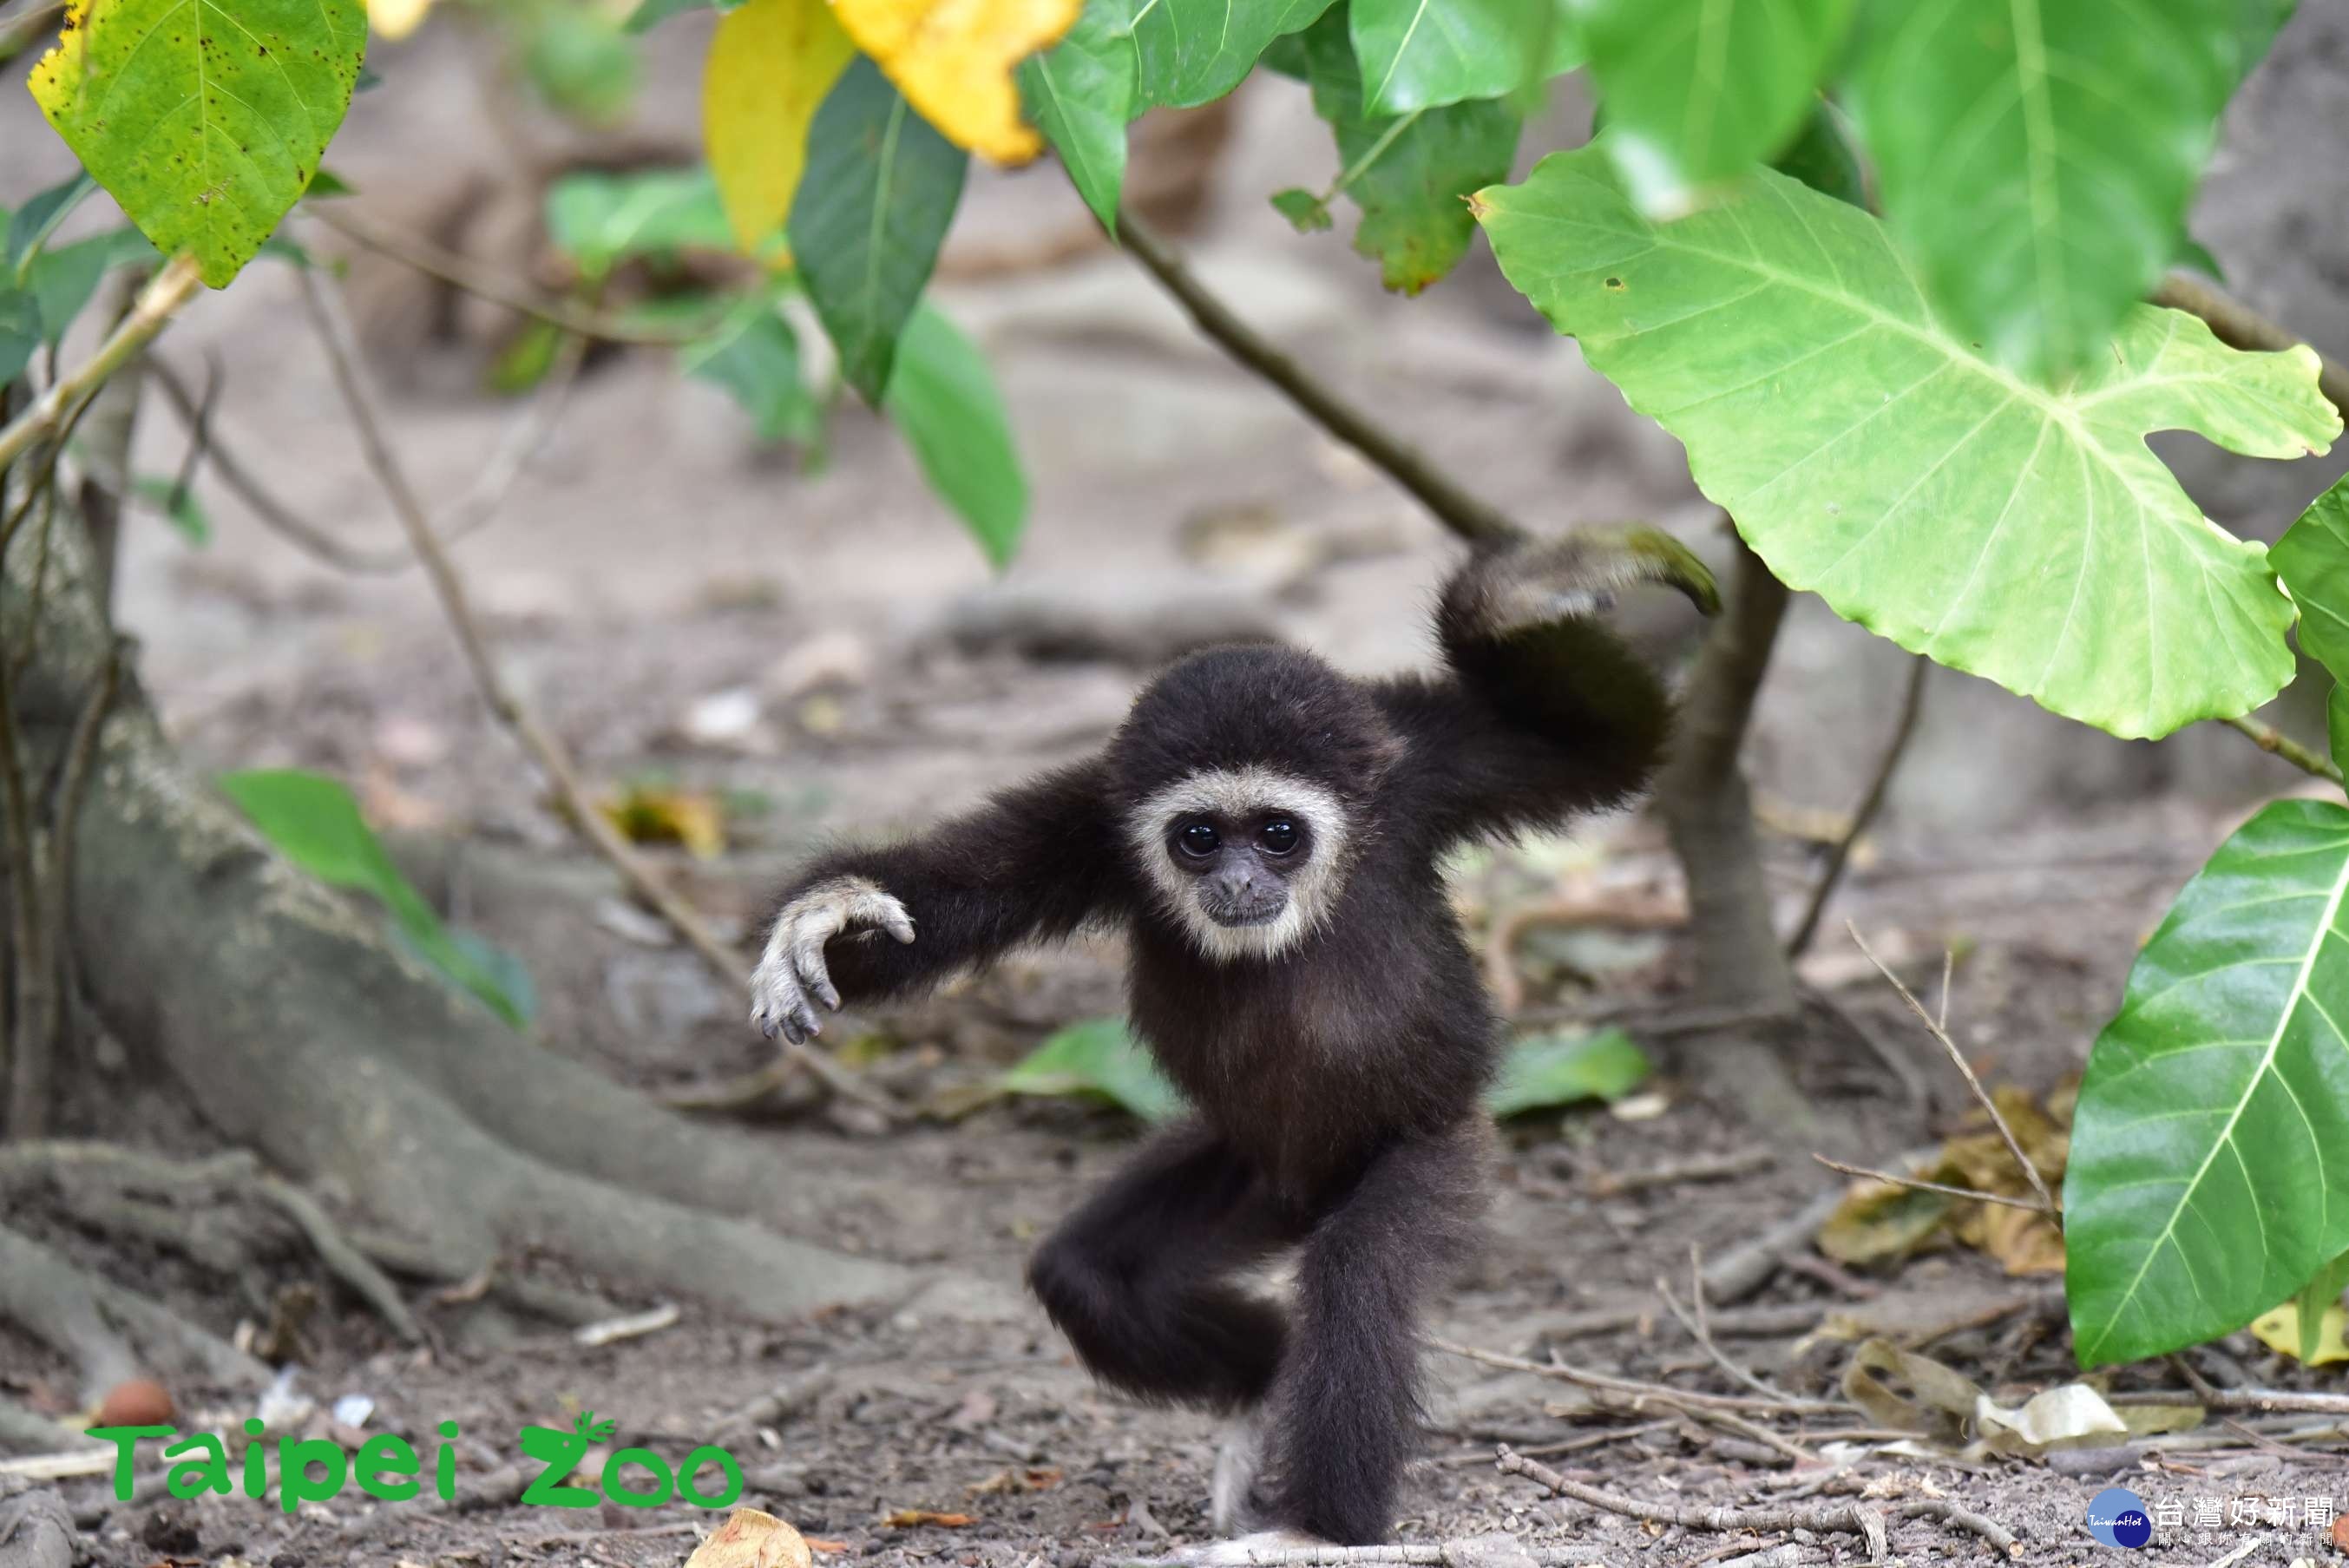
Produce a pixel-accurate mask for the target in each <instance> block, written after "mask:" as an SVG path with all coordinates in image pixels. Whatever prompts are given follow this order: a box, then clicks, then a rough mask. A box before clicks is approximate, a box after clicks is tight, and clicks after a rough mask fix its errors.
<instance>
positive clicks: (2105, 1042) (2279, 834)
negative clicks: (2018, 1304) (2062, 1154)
mask: <svg viewBox="0 0 2349 1568" xmlns="http://www.w3.org/2000/svg"><path fill="white" fill-rule="evenodd" d="M2344 894H2349V808H2344V807H2341V806H2337V805H2333V804H2331V803H2328V802H2324V801H2316V800H2279V801H2277V802H2275V803H2274V804H2272V805H2271V806H2269V807H2268V808H2267V809H2266V810H2263V811H2261V813H2260V814H2259V815H2258V816H2256V817H2254V818H2252V819H2251V821H2249V822H2248V823H2246V824H2244V826H2243V827H2242V828H2241V829H2240V830H2238V831H2237V832H2236V834H2235V836H2234V837H2233V838H2231V839H2229V840H2228V841H2226V843H2224V844H2222V845H2221V846H2220V849H2219V852H2218V853H2217V854H2215V855H2213V856H2212V857H2211V858H2210V862H2209V864H2208V865H2206V866H2204V867H2203V868H2202V871H2201V872H2200V873H2199V875H2197V876H2196V877H2195V878H2194V880H2193V881H2192V882H2189V883H2188V884H2187V885H2186V890H2185V891H2184V892H2181V893H2179V894H2178V902H2177V903H2175V904H2174V905H2172V906H2171V908H2170V911H2169V913H2168V916H2167V917H2166V918H2165V919H2164V920H2163V921H2162V923H2161V927H2160V929H2159V930H2158V931H2156V932H2155V933H2154V934H2153V940H2152V941H2150V942H2148V943H2147V944H2146V947H2145V951H2144V952H2143V953H2141V954H2138V955H2137V964H2136V966H2135V967H2134V968H2132V969H2131V970H2130V971H2129V979H2128V990H2127V995H2126V996H2124V998H2123V999H2122V1002H2121V1009H2120V1012H2119V1014H2118V1015H2117V1016H2115V1017H2114V1019H2113V1021H2112V1022H2111V1023H2109V1024H2107V1025H2106V1026H2105V1030H2104V1033H2103V1034H2102V1035H2101V1036H2100V1037H2098V1038H2097V1041H2096V1044H2095V1050H2094V1051H2093V1052H2091V1053H2090V1055H2089V1057H2088V1070H2087V1074H2086V1076H2085V1078H2084V1079H2083V1080H2082V1082H2081V1085H2080V1104H2079V1110H2078V1113H2077V1115H2076V1117H2075V1120H2074V1123H2073V1129H2072V1155H2071V1164H2070V1167H2069V1169H2068V1170H2067V1171H2066V1173H2065V1177H2064V1244H2065V1247H2066V1250H2067V1253H2068V1256H2069V1260H2070V1261H2069V1265H2068V1267H2067V1270H2066V1273H2065V1276H2064V1286H2065V1290H2066V1292H2067V1293H2068V1295H2070V1297H2071V1305H2072V1330H2073V1336H2074V1340H2075V1346H2076V1348H2077V1351H2078V1354H2079V1357H2080V1362H2081V1365H2083V1366H2085V1367H2095V1366H2100V1365H2103V1364H2105V1363H2107V1362H2116V1361H2133V1360H2136V1359H2137V1358H2138V1357H2145V1356H2155V1355H2159V1354H2161V1353H2162V1352H2164V1351H2168V1350H2175V1349H2177V1348H2178V1347H2179V1346H2186V1345H2195V1344H2199V1343H2201V1342H2202V1341H2204V1340H2208V1339H2215V1338H2217V1337H2218V1336H2220V1335H2222V1334H2227V1333H2230V1332H2232V1331H2233V1330H2235V1329H2237V1328H2240V1327H2241V1326H2243V1325H2244V1324H2246V1323H2249V1322H2250V1321H2251V1319H2252V1318H2253V1317H2255V1316H2257V1315H2260V1314H2261V1313H2262V1312H2265V1311H2267V1310H2268V1309H2269V1308H2270V1307H2271V1306H2273V1305H2275V1304H2276V1303H2277V1302H2279V1301H2282V1300H2283V1299H2284V1298H2285V1297H2287V1296H2289V1295H2292V1294H2293V1293H2294V1292H2295V1291H2297V1290H2299V1289H2300V1288H2301V1286H2302V1285H2303V1284H2306V1283H2307V1281H2308V1279H2309V1277H2310V1276H2311V1275H2312V1274H2314V1273H2315V1272H2316V1270H2317V1268H2318V1267H2319V1266H2320V1265H2321V1264H2324V1263H2325V1262H2326V1261H2327V1260H2328V1259H2331V1258H2334V1257H2337V1256H2339V1255H2340V1253H2343V1252H2344V1251H2349V1038H2344V1036H2343V1034H2342V1026H2341V1024H2340V1023H2339V1022H2337V1021H2336V1020H2341V1019H2349V927H2344V921H2343V911H2342V903H2343V898H2344Z"/></svg>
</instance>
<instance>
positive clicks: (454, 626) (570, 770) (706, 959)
mask: <svg viewBox="0 0 2349 1568" xmlns="http://www.w3.org/2000/svg"><path fill="white" fill-rule="evenodd" d="M300 279H301V284H302V303H303V305H304V307H305V309H306V310H307V311H308V312H309V315H310V322H311V325H313V326H314V327H315V328H316V331H317V335H318V341H319V342H320V344H321V345H322V346H324V347H325V349H326V357H327V360H328V361H329V363H330V364H331V366H332V367H333V369H334V374H335V384H336V387H337V388H338V389H339V390H340V391H341V393H342V396H343V402H344V405H345V406H346V407H347V408H348V409H349V411H350V416H351V422H352V424H353V425H354V426H355V427H357V431H358V438H359V448H360V450H361V452H362V453H363V454H364V456H365V457H366V459H367V467H368V469H370V470H372V471H373V472H374V474H375V477H376V480H377V482H378V483H379V484H380V485H381V486H382V487H383V491H384V494H385V495H386V497H388V499H389V500H390V501H391V509H392V511H393V512H394V514H396V515H397V516H398V519H399V524H400V527H401V528H402V529H404V530H405V531H407V534H408V542H409V546H410V548H412V549H413V550H414V551H415V552H416V557H417V560H418V561H419V562H421V563H422V565H423V567H424V573H425V576H426V577H427V578H428V579H429V580H430V582H431V584H432V593H433V596H434V597H435V598H436V599H438V600H439V601H440V611H441V614H442V615H443V616H444V617H445V618H446V619H447V621H448V623H449V628H450V631H452V632H454V633H455V634H456V636H457V644H458V646H459V647H460V649H461V650H462V651H463V653H464V655H465V663H466V665H468V666H469V667H470V668H471V672H472V676H473V684H474V686H476V687H477V688H478V689H479V690H480V692H481V699H482V700H483V701H484V702H485V703H487V704H488V705H489V708H490V711H491V713H492V714H493V715H494V716H496V717H497V719H498V722H499V723H501V724H502V725H503V726H504V727H505V728H506V729H507V731H508V732H509V733H510V734H512V736H513V738H515V739H516V740H517V741H519V742H520V743H521V744H522V748H523V750H524V751H527V752H528V753H529V754H530V755H531V757H532V758H533V760H534V761H536V762H537V764H538V765H539V767H540V768H542V769H544V770H545V772H546V776H547V778H548V779H550V780H551V781H552V782H553V783H554V792H555V796H556V798H557V799H559V800H560V801H561V802H562V804H563V808H564V815H566V816H567V817H569V818H570V820H571V825H572V827H573V828H574V830H576V831H577V832H578V834H579V836H580V837H581V838H583V839H585V841H586V842H587V845H588V847H589V848H591V849H593V850H594V851H595V852H596V853H597V854H599V855H601V856H602V857H603V858H604V859H605V861H608V862H610V864H611V865H612V867H613V868H614V869H615V870H616V871H617V872H619V873H620V877H621V880H622V881H624V882H626V883H627V884H628V886H629V887H630V888H631V889H632V890H634V891H635V892H636V896H637V897H639V898H641V899H643V900H644V902H645V903H647V905H648V906H650V907H651V909H652V910H653V911H654V913H657V914H658V915H659V916H660V917H661V918H662V919H663V920H665V921H667V923H668V924H669V926H670V927H671V928H672V929H673V930H675V931H676V932H677V934H678V935H679V936H681V937H683V938H684V939H685V942H686V944H687V945H688V946H689V947H691V948H692V949H693V950H694V952H695V953H697V954H699V955H700V957H701V960H702V962H703V963H705V964H707V965H709V968H710V970H711V972H712V973H714V974H715V975H718V977H719V979H721V980H723V981H725V982H726V983H727V984H729V985H732V986H733V987H734V988H735V989H736V990H737V991H739V992H740V993H741V994H742V995H745V996H748V995H750V965H748V964H746V963H744V962H743V960H742V957H741V955H740V954H737V953H736V952H735V951H734V950H733V949H732V948H730V947H729V946H728V945H727V944H725V943H723V942H721V941H719V938H718V935H717V934H716V933H714V932H712V931H711V930H710V929H709V926H708V925H707V924H706V923H703V921H702V918H701V916H700V915H698V914H697V913H695V912H694V911H693V909H692V908H691V907H690V906H689V905H688V904H687V903H685V901H684V900H683V899H681V898H679V897H678V895H677V893H676V892H674V891H672V890H671V889H670V887H669V885H668V883H667V880H666V879H665V878H663V877H662V875H661V874H660V872H658V871H657V869H656V868H655V867H654V866H653V864H652V863H651V862H650V861H647V859H646V858H645V857H644V856H643V855H641V854H639V853H637V851H636V846H634V845H633V844H631V843H629V842H628V841H626V839H624V838H622V837H621V836H620V833H619V830H617V829H616V828H614V827H613V826H612V824H611V822H610V821H609V820H607V819H606V818H605V815H604V813H603V812H602V811H601V810H598V809H597V808H596V805H595V800H594V799H592V798H590V797H589V795H588V793H587V788H586V786H585V784H583V783H582V782H581V781H580V778H579V770H578V768H577V766H576V765H575V764H574V762H573V761H572V759H571V754H570V752H569V750H568V749H566V748H564V744H563V742H562V740H561V739H559V738H557V737H556V736H555V734H554V731H553V730H551V729H549V728H548V727H546V726H545V724H544V723H543V722H542V721H541V720H540V718H539V717H538V716H537V714H536V713H534V712H533V711H532V710H531V709H530V708H529V707H527V706H525V705H524V704H523V701H522V699H521V698H520V697H519V696H516V695H515V694H514V691H513V688H512V687H511V686H508V685H507V684H506V680H505V676H503V675H502V674H501V673H500V671H499V669H498V665H497V661H496V659H494V658H493V657H492V656H491V654H490V648H489V644H488V641H487V640H486V639H485V638H484V637H483V635H482V633H481V623H480V622H479V621H478V620H476V619H475V618H474V615H473V608H472V603H471V599H470V598H469V597H468V595H467V594H466V592H465V584H464V581H463V580H462V579H461V578H460V577H459V576H458V575H457V569H456V566H455V564H454V563H453V562H450V559H449V555H448V552H446V551H444V550H443V549H442V548H441V543H440V539H439V538H438V537H437V536H435V535H434V533H433V531H432V523H431V520H430V519H429V517H427V516H426V515H425V511H424V503H423V502H422V501H421V500H419V499H418V497H417V494H416V490H415V487H414V486H413V485H411V484H410V483H409V478H408V474H407V472H406V470H404V469H401V467H400V466H399V462H398V459H397V458H396V457H395V456H394V455H393V453H392V450H391V446H390V443H389V441H388V439H387V438H386V437H385V435H384V428H383V417H382V411H381V409H380V408H379V407H378V406H377V403H376V395H375V388H374V387H371V386H370V385H368V383H367V377H366V376H365V374H364V372H362V371H361V369H360V368H359V363H358V346H357V343H356V342H355V341H354V340H353V338H352V335H351V329H350V323H349V321H348V320H347V318H346V317H345V316H344V315H343V314H342V313H341V311H340V310H339V309H338V308H337V306H336V302H335V301H334V300H333V299H331V298H330V297H329V296H328V294H327V293H326V287H325V285H324V284H321V283H320V282H319V280H318V274H317V273H316V272H314V271H312V270H310V269H307V268H305V269H303V270H302V272H301V273H300ZM784 1048H785V1050H786V1051H787V1052H789V1053H790V1054H791V1055H792V1057H793V1058H794V1059H796V1060H797V1061H798V1062H799V1063H800V1065H801V1066H802V1067H803V1068H806V1069H807V1070H808V1071H809V1072H811V1073H812V1074H814V1075H815V1076H816V1077H817V1078H821V1079H822V1080H823V1082H824V1083H825V1085H826V1086H828V1087H829V1088H832V1089H833V1091H834V1092H835V1093H843V1094H848V1095H852V1096H855V1097H857V1098H860V1099H866V1100H868V1101H869V1100H872V1099H874V1098H875V1091H874V1090H872V1089H870V1088H867V1087H866V1086H864V1085H863V1084H861V1083H859V1082H857V1081H856V1079H855V1078H853V1077H851V1076H850V1075H848V1074H847V1073H845V1072H843V1070H842V1069H841V1068H839V1067H838V1066H837V1065H835V1064H834V1063H833V1062H832V1061H831V1060H830V1059H829V1058H828V1057H824V1056H823V1055H822V1054H821V1053H818V1052H816V1051H812V1050H810V1049H809V1048H808V1047H805V1046H803V1045H802V1046H792V1045H789V1044H788V1043H787V1044H786V1046H785V1047H784Z"/></svg>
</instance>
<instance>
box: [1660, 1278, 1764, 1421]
mask: <svg viewBox="0 0 2349 1568" xmlns="http://www.w3.org/2000/svg"><path fill="white" fill-rule="evenodd" d="M1689 1284H1690V1290H1691V1294H1692V1296H1693V1298H1694V1302H1695V1305H1694V1307H1693V1308H1691V1307H1685V1306H1682V1305H1681V1301H1680V1297H1678V1296H1676V1295H1673V1294H1672V1287H1671V1284H1669V1283H1668V1282H1666V1281H1665V1280H1664V1279H1663V1278H1662V1277H1661V1275H1659V1276H1658V1278H1657V1280H1656V1294H1657V1295H1660V1296H1662V1297H1663V1298H1664V1305H1665V1306H1666V1307H1668V1308H1670V1309H1671V1315H1673V1316H1674V1317H1676V1318H1678V1319H1679V1320H1680V1326H1682V1328H1685V1329H1687V1330H1688V1332H1689V1337H1690V1338H1692V1339H1693V1340H1695V1341H1696V1343H1697V1348H1699V1349H1700V1350H1702V1351H1703V1352H1704V1353H1705V1356H1706V1357H1707V1358H1709V1359H1710V1360H1711V1361H1712V1362H1713V1365H1714V1366H1715V1367H1720V1368H1721V1369H1722V1370H1723V1372H1726V1373H1727V1374H1729V1378H1730V1381H1732V1382H1733V1383H1741V1384H1743V1385H1744V1386H1745V1387H1748V1388H1751V1389H1753V1390H1754V1392H1755V1393H1756V1394H1759V1395H1761V1396H1762V1398H1764V1399H1767V1400H1769V1401H1770V1402H1771V1403H1772V1404H1774V1405H1780V1406H1784V1405H1785V1404H1787V1403H1789V1402H1790V1401H1789V1400H1788V1398H1787V1396H1786V1394H1785V1390H1783V1389H1779V1388H1773V1387H1770V1385H1769V1384H1767V1383H1764V1381H1762V1379H1761V1378H1759V1377H1755V1376H1754V1374H1753V1373H1751V1372H1749V1371H1747V1370H1746V1369H1745V1368H1744V1367H1740V1366H1739V1365H1738V1364H1737V1363H1736V1362H1734V1361H1732V1360H1731V1359H1730V1358H1729V1357H1728V1356H1727V1355H1726V1354H1725V1353H1724V1352H1723V1350H1722V1348H1721V1346H1718V1345H1716V1344H1714V1343H1713V1329H1712V1327H1711V1326H1709V1325H1708V1324H1707V1323H1706V1322H1705V1305H1704V1265H1703V1260H1702V1258H1701V1257H1700V1256H1699V1255H1698V1253H1697V1249H1696V1248H1695V1247H1693V1246H1692V1247H1691V1248H1690V1249H1689Z"/></svg>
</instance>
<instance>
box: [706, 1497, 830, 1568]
mask: <svg viewBox="0 0 2349 1568" xmlns="http://www.w3.org/2000/svg"><path fill="white" fill-rule="evenodd" d="M814 1563H815V1559H814V1558H812V1557H811V1556H810V1555H809V1554H808V1543H807V1542H805V1541H804V1540H802V1539H801V1536H800V1532H798V1531H796V1530H794V1529H792V1527H791V1526H790V1525H788V1524H785V1523H784V1522H782V1521H781V1520H780V1519H777V1518H776V1517H775V1516H774V1515H773V1514H771V1513H761V1512H760V1511H758V1510H757V1509H755V1508H738V1509H736V1510H735V1511H733V1512H731V1513H730V1514H728V1515H727V1516H726V1522H725V1523H723V1524H721V1525H719V1527H718V1528H717V1530H715V1531H714V1532H711V1533H710V1535H709V1539H707V1540H705V1541H704V1542H702V1543H701V1544H700V1545H698V1546H697V1547H695V1548H694V1549H693V1555H692V1556H690V1557H688V1558H687V1559H686V1560H685V1568H814Z"/></svg>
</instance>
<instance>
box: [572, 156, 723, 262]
mask: <svg viewBox="0 0 2349 1568" xmlns="http://www.w3.org/2000/svg"><path fill="white" fill-rule="evenodd" d="M546 232H547V237H548V238H549V239H551V240H553V241H554V243H555V244H556V245H557V246H558V247H559V248H560V249H561V250H562V251H563V253H564V254H565V255H567V256H569V257H570V258H571V259H572V261H573V262H574V263H577V265H578V267H579V270H580V272H581V273H583V274H585V276H586V277H587V278H589V279H590V280H595V279H598V278H602V277H604V276H605V275H606V274H607V273H610V272H611V271H612V269H613V268H615V267H616V266H618V265H619V264H620V263H623V262H626V261H632V260H635V259H636V258H637V257H641V256H669V255H675V254H677V253H680V252H684V251H690V250H704V251H722V250H726V249H728V248H729V247H730V246H731V244H732V243H733V235H734V231H733V229H732V227H731V226H730V224H729V223H728V222H727V216H726V209H725V207H724V205H723V203H721V202H720V201H719V194H718V183H717V181H715V180H714V179H712V178H711V176H710V174H709V171H708V170H698V169H697V170H652V171H650V172H647V173H642V174H629V175H616V174H595V173H586V174H573V175H568V176H565V177H564V179H561V180H558V181H555V182H554V185H553V187H551V188H550V189H549V190H548V191H547V194H546Z"/></svg>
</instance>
